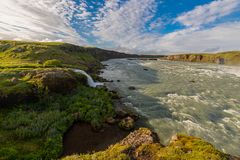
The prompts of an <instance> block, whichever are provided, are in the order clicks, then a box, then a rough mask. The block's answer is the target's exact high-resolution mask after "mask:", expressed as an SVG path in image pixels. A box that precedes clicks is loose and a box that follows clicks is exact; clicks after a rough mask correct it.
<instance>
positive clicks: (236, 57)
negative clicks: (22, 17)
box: [165, 51, 240, 65]
mask: <svg viewBox="0 0 240 160" xmlns="http://www.w3.org/2000/svg"><path fill="white" fill-rule="evenodd" d="M165 59H167V60H172V61H187V62H207V63H217V64H230V65H237V64H240V52H239V51H234V52H224V53H217V54H181V55H170V56H167V57H166V58H165Z"/></svg>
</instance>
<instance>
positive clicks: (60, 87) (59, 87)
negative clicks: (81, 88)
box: [25, 69, 78, 93]
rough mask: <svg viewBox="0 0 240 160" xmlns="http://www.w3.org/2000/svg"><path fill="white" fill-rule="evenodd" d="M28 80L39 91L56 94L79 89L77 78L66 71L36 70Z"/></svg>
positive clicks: (30, 74)
mask: <svg viewBox="0 0 240 160" xmlns="http://www.w3.org/2000/svg"><path fill="white" fill-rule="evenodd" d="M25 77H26V78H29V82H30V83H32V84H33V85H35V86H37V87H38V88H39V89H43V90H45V91H46V90H47V91H49V92H54V93H69V92H71V91H72V90H74V89H75V88H76V87H77V83H78V81H77V76H76V74H75V73H74V72H72V71H69V70H64V69H46V70H36V71H32V72H30V73H28V74H27V75H26V76H25Z"/></svg>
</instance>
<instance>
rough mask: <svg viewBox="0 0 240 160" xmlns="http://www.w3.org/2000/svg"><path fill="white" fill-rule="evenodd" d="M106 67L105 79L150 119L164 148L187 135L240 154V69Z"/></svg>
mask: <svg viewBox="0 0 240 160" xmlns="http://www.w3.org/2000/svg"><path fill="white" fill-rule="evenodd" d="M105 64H107V65H108V67H107V68H106V70H104V73H103V74H102V76H103V77H104V78H106V79H110V80H114V83H109V84H107V85H108V86H111V87H114V88H118V90H119V91H120V94H122V95H123V96H124V97H126V98H125V99H124V100H125V101H126V102H128V103H131V106H132V107H134V108H136V110H137V111H138V112H139V113H140V114H142V115H143V116H145V117H147V118H148V120H149V124H150V125H151V126H152V127H153V128H154V129H155V131H156V132H157V133H158V135H159V137H160V139H161V140H162V143H165V144H167V143H168V141H169V139H170V138H171V136H172V135H175V134H176V133H185V134H189V135H194V136H198V137H201V138H203V139H205V140H207V141H209V142H211V143H212V144H214V145H215V146H216V147H217V148H219V149H221V150H222V151H225V152H227V153H230V154H233V155H240V150H239V148H240V116H239V115H240V77H238V76H239V72H240V71H239V68H238V67H232V66H223V65H214V64H201V63H187V62H170V61H140V60H132V61H130V60H126V59H122V60H121V59H120V60H119V59H118V60H110V61H107V62H105ZM146 69H147V70H146ZM116 80H120V82H115V81H116ZM129 86H135V87H136V88H137V89H136V90H134V91H131V90H129V89H128V87H129Z"/></svg>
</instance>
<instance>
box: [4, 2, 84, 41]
mask: <svg viewBox="0 0 240 160" xmlns="http://www.w3.org/2000/svg"><path fill="white" fill-rule="evenodd" d="M77 9H78V8H76V5H75V2H74V1H72V0H38V1H36V0H7V1H4V0H3V1H0V36H1V37H2V38H4V39H21V40H36V41H42V40H45V39H49V41H57V40H59V39H61V40H63V41H66V42H70V43H77V44H83V43H85V42H84V40H83V39H82V38H81V37H80V36H79V34H78V33H76V31H75V30H74V29H73V28H71V26H70V20H71V19H72V17H73V15H74V12H75V11H76V10H77Z"/></svg>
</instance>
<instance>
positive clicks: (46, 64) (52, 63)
mask: <svg viewBox="0 0 240 160" xmlns="http://www.w3.org/2000/svg"><path fill="white" fill-rule="evenodd" d="M43 66H44V67H61V66H62V63H61V61H59V60H57V59H52V60H47V61H45V62H44V64H43Z"/></svg>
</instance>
